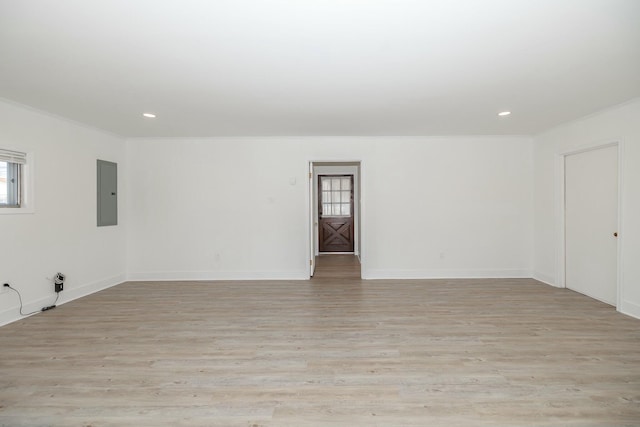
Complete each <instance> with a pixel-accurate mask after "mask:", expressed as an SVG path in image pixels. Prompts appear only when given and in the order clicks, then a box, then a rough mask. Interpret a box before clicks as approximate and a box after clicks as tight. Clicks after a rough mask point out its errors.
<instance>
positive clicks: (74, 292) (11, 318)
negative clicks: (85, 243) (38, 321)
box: [0, 274, 125, 326]
mask: <svg viewBox="0 0 640 427" xmlns="http://www.w3.org/2000/svg"><path fill="white" fill-rule="evenodd" d="M124 281H125V276H124V274H119V275H117V276H113V277H108V278H106V279H102V280H98V281H96V282H93V283H87V284H86V285H82V286H78V287H75V288H66V289H65V290H64V291H62V292H61V293H60V298H59V299H58V301H57V302H56V305H62V304H65V303H67V302H69V301H73V300H75V299H78V298H82V297H85V296H87V295H91V294H93V293H95V292H98V291H101V290H103V289H107V288H110V287H112V286H115V285H119V284H120V283H122V282H124ZM11 292H13V291H11ZM15 298H16V303H15V304H14V307H13V308H10V309H7V310H5V311H3V312H2V313H0V326H2V325H6V324H8V323H11V322H15V321H16V320H20V319H24V318H25V317H27V316H22V315H20V302H19V299H18V296H17V295H16V296H15ZM55 299H56V295H55V294H52V295H48V296H46V297H43V298H40V299H38V300H36V301H29V302H26V301H25V302H24V303H25V304H24V306H23V308H22V311H23V312H25V313H31V312H32V311H35V312H36V313H34V314H38V313H41V311H40V310H41V309H42V307H46V306H49V305H51V304H53V302H54V301H55Z"/></svg>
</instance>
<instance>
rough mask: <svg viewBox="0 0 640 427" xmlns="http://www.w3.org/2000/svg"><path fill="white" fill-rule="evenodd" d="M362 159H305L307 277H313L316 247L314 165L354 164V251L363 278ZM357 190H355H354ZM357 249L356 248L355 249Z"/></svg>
mask: <svg viewBox="0 0 640 427" xmlns="http://www.w3.org/2000/svg"><path fill="white" fill-rule="evenodd" d="M363 163H364V162H363V161H362V160H345V159H339V160H308V161H307V171H308V184H309V185H307V194H306V202H307V203H306V205H307V209H306V220H305V222H306V223H307V255H308V256H307V259H308V260H309V270H308V274H309V278H311V277H313V273H314V271H315V257H316V248H317V238H318V232H317V228H316V227H317V213H318V212H317V207H316V206H315V203H317V192H318V188H317V185H318V183H317V178H316V176H317V174H316V173H315V169H314V167H316V166H355V167H356V172H355V173H354V187H355V188H354V200H353V203H354V205H353V209H354V253H355V254H356V256H358V258H359V260H360V272H361V273H360V275H361V277H362V278H365V271H366V270H365V265H366V257H365V253H364V251H363V247H364V242H365V233H364V230H365V226H364V225H365V221H364V215H363V212H364V200H365V197H364V196H365V189H364V185H363V182H364V180H363V178H364V167H363ZM355 190H357V192H356V191H355ZM356 249H357V250H356Z"/></svg>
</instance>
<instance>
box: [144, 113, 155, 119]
mask: <svg viewBox="0 0 640 427" xmlns="http://www.w3.org/2000/svg"><path fill="white" fill-rule="evenodd" d="M142 115H143V116H145V117H149V118H150V119H155V118H156V115H155V114H151V113H142Z"/></svg>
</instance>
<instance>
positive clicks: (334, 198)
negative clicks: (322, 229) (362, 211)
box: [320, 175, 352, 217]
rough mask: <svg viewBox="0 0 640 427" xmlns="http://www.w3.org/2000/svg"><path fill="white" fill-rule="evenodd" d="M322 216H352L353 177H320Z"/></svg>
mask: <svg viewBox="0 0 640 427" xmlns="http://www.w3.org/2000/svg"><path fill="white" fill-rule="evenodd" d="M320 188H321V190H322V195H321V203H322V210H321V212H322V216H323V217H327V216H351V192H352V188H351V177H346V176H330V175H327V176H320Z"/></svg>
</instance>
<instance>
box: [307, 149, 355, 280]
mask: <svg viewBox="0 0 640 427" xmlns="http://www.w3.org/2000/svg"><path fill="white" fill-rule="evenodd" d="M360 177H361V162H360V161H344V162H343V161H313V162H309V231H310V232H309V258H310V259H309V266H310V270H309V277H313V275H314V272H315V266H316V257H318V256H336V255H338V254H342V255H345V254H350V255H351V256H355V257H357V261H358V264H360V263H361V262H362V253H361V248H362V230H361V222H362V221H361V211H362V209H361V204H362V188H361V184H360V182H361V179H360Z"/></svg>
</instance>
